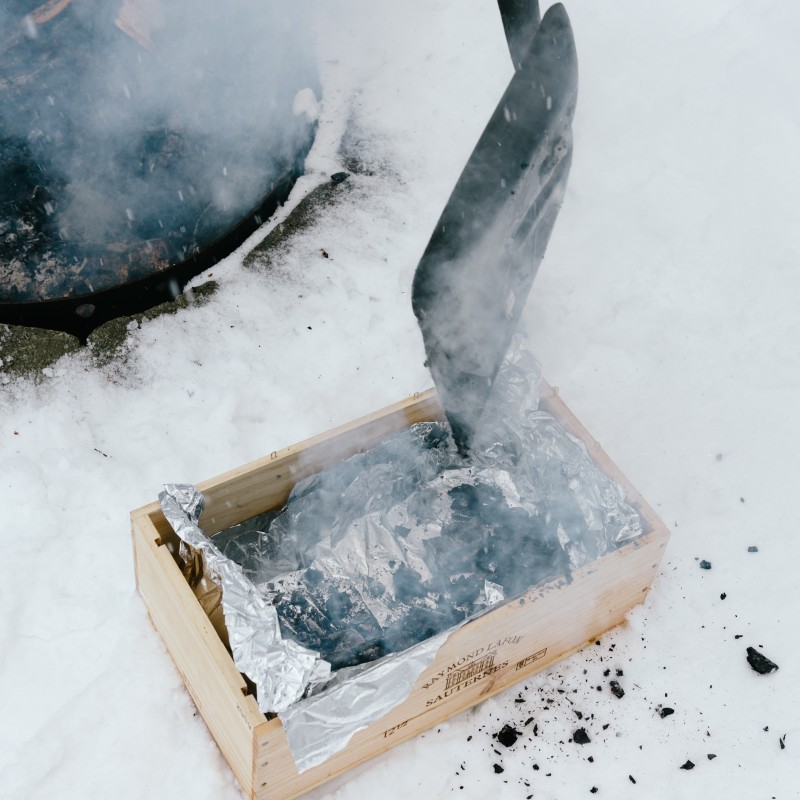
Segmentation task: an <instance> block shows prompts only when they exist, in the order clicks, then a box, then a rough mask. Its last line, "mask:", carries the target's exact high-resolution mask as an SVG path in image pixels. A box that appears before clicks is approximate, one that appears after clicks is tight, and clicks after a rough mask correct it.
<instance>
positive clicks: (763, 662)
mask: <svg viewBox="0 0 800 800" xmlns="http://www.w3.org/2000/svg"><path fill="white" fill-rule="evenodd" d="M747 663H748V664H749V665H750V666H751V667H752V668H753V669H754V670H755V671H756V672H758V673H759V674H761V675H767V674H768V673H770V672H774V671H775V670H776V669H778V665H777V664H776V663H775V662H774V661H770V660H769V659H768V658H767V657H766V656H765V655H764V654H763V653H759V652H758V650H756V649H755V648H754V647H748V648H747Z"/></svg>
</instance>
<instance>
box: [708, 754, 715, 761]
mask: <svg viewBox="0 0 800 800" xmlns="http://www.w3.org/2000/svg"><path fill="white" fill-rule="evenodd" d="M716 757H717V754H716V753H709V754H708V755H707V756H706V758H708V760H709V761H713V760H714V759H715V758H716Z"/></svg>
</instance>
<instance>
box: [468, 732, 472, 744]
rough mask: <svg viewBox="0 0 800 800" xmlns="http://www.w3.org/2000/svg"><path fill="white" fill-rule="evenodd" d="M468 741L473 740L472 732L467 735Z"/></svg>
mask: <svg viewBox="0 0 800 800" xmlns="http://www.w3.org/2000/svg"><path fill="white" fill-rule="evenodd" d="M467 741H468V742H471V741H472V734H470V735H469V736H467Z"/></svg>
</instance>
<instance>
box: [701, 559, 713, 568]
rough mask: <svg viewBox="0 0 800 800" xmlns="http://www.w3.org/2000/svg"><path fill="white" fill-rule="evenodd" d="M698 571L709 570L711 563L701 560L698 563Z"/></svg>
mask: <svg viewBox="0 0 800 800" xmlns="http://www.w3.org/2000/svg"><path fill="white" fill-rule="evenodd" d="M700 569H711V562H710V561H706V560H705V559H703V560H702V561H701V562H700Z"/></svg>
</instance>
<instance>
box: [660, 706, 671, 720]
mask: <svg viewBox="0 0 800 800" xmlns="http://www.w3.org/2000/svg"><path fill="white" fill-rule="evenodd" d="M658 713H659V714H661V719H664V717H668V716H669V715H670V714H674V713H675V709H674V708H669V707H664V708H662V709H661V711H659V712H658Z"/></svg>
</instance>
